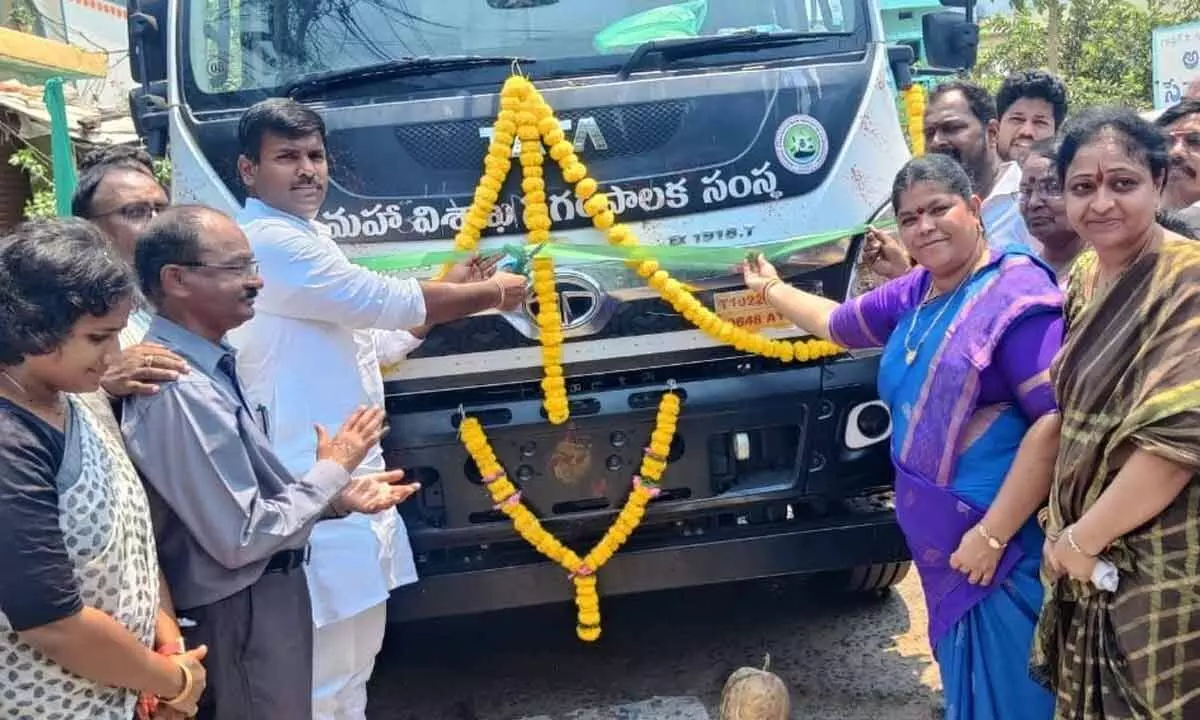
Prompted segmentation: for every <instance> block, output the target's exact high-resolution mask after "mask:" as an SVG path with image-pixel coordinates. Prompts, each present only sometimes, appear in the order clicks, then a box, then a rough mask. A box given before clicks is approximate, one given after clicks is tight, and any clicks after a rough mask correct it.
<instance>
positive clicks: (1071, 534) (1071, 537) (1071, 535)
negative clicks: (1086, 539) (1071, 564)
mask: <svg viewBox="0 0 1200 720" xmlns="http://www.w3.org/2000/svg"><path fill="white" fill-rule="evenodd" d="M1064 534H1065V535H1066V536H1067V544H1068V545H1070V546H1071V549H1072V550H1074V551H1075V552H1077V553H1079V554H1080V555H1082V556H1084V557H1085V558H1094V557H1096V556H1095V555H1092V554H1091V553H1086V552H1084V551H1083V548H1081V547H1079V543H1077V542H1075V526H1074V525H1072V526H1071V527H1069V528H1067V531H1066V533H1064Z"/></svg>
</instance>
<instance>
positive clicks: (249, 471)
mask: <svg viewBox="0 0 1200 720" xmlns="http://www.w3.org/2000/svg"><path fill="white" fill-rule="evenodd" d="M135 260H136V262H135V264H136V267H137V271H138V278H139V281H140V283H141V285H142V290H143V292H144V293H145V294H146V297H147V298H148V299H149V300H150V301H151V302H152V303H153V304H154V305H155V308H156V309H157V314H156V315H155V316H154V317H153V319H152V320H151V322H150V328H149V331H148V333H147V336H146V339H147V340H148V341H150V342H154V343H157V344H159V345H161V346H162V347H164V348H167V349H168V350H170V351H171V352H173V353H175V354H177V355H178V356H180V357H182V358H183V359H184V360H186V361H187V363H188V365H189V368H190V371H189V372H188V373H186V374H184V375H181V376H180V377H179V379H178V380H176V381H175V382H171V383H166V384H164V385H162V386H159V387H158V389H157V390H156V391H155V392H154V393H152V394H149V395H141V396H131V397H129V398H126V400H125V405H124V413H123V416H122V420H121V430H122V433H123V434H124V436H125V440H126V444H127V446H128V449H129V455H130V457H131V458H132V459H133V461H134V464H135V465H137V467H138V470H140V471H141V473H142V475H143V477H144V478H145V481H146V484H147V486H148V490H149V491H150V492H149V495H150V498H151V507H152V513H153V515H154V526H155V535H156V537H157V540H158V552H159V561H160V564H161V565H162V568H163V574H164V575H165V577H166V579H167V583H168V585H169V587H170V591H171V595H172V597H173V598H174V601H175V606H176V608H177V613H178V616H179V618H180V625H181V626H182V627H181V629H182V630H183V633H184V637H185V638H186V639H187V641H188V642H189V644H196V645H199V644H206V645H208V648H209V654H208V659H207V661H206V663H205V664H206V666H207V669H208V683H209V684H208V689H207V691H206V692H205V695H204V696H203V697H202V698H201V701H200V712H199V715H198V717H199V718H202V719H206V718H211V719H214V720H215V719H218V718H219V720H238V719H239V718H246V719H247V720H249V719H250V718H253V719H254V720H272V719H275V718H277V719H278V720H301V719H304V718H309V717H311V716H312V711H311V680H312V622H311V612H312V610H311V604H310V600H309V595H308V587H307V584H306V581H305V577H304V562H305V558H306V547H307V542H308V536H309V533H310V531H311V530H312V527H313V524H314V523H316V521H317V520H319V519H320V518H322V517H328V516H336V515H337V514H342V513H348V512H368V513H370V512H379V511H381V510H383V509H386V508H389V507H392V506H393V505H395V504H397V503H399V502H402V501H403V500H404V499H406V498H407V497H408V496H409V495H411V494H412V493H413V492H414V491H415V489H416V487H415V486H413V485H399V484H397V483H399V481H400V479H401V478H402V477H403V473H401V472H398V471H397V472H389V473H378V474H374V475H364V476H360V477H357V478H354V479H353V480H351V478H350V473H351V472H352V471H353V470H354V469H355V468H357V467H358V465H359V463H360V462H362V460H363V458H364V457H365V455H366V452H367V450H368V448H370V447H371V446H372V445H374V444H375V443H376V442H378V440H379V438H380V436H381V435H382V434H383V417H384V416H383V411H382V410H381V409H379V408H371V409H367V408H359V409H358V410H357V411H356V412H354V413H353V414H352V415H351V416H350V418H349V419H348V420H347V421H346V423H345V424H344V425H343V426H342V428H341V429H340V430H339V431H338V433H337V434H336V435H335V436H334V437H332V438H330V437H329V436H328V435H327V434H326V432H325V430H324V429H322V428H320V427H317V428H316V433H317V438H318V443H317V460H318V462H317V463H316V465H314V466H313V468H312V470H310V471H309V472H308V473H307V474H306V475H305V476H304V477H301V478H293V477H291V476H290V475H289V474H288V472H287V471H286V470H285V469H284V467H283V465H282V464H281V463H280V462H279V460H278V459H277V458H276V457H275V455H274V453H273V452H272V451H271V443H270V440H269V439H268V434H269V431H270V426H269V422H268V418H267V417H266V416H265V414H264V413H263V412H262V411H261V410H260V409H258V408H252V407H249V406H248V405H247V403H246V400H245V395H244V393H243V390H242V388H241V386H240V384H239V383H238V380H237V376H236V372H235V370H234V368H235V366H236V364H235V356H234V351H233V349H232V348H231V347H230V346H229V345H228V344H226V343H225V341H224V338H225V334H226V333H227V332H229V331H230V330H232V329H233V328H235V327H237V326H239V325H241V324H242V323H244V322H246V321H247V320H249V319H250V318H251V317H252V316H253V314H254V297H255V295H256V294H257V293H258V290H259V288H261V287H262V279H261V278H260V277H259V276H258V272H257V263H256V262H255V260H254V257H253V255H252V254H251V251H250V244H249V242H248V241H247V240H246V236H245V235H244V234H242V231H241V230H240V229H239V228H238V226H237V224H236V223H235V222H234V221H233V220H232V219H230V218H229V217H227V216H225V215H223V214H221V213H219V212H217V211H216V210H212V209H209V208H205V207H198V206H177V207H173V208H170V209H168V210H165V211H164V212H163V213H162V214H160V215H159V216H158V217H157V218H156V219H155V220H154V221H152V222H151V223H150V225H149V226H147V229H146V232H145V234H144V235H143V236H142V238H141V239H140V240H139V242H138V246H137V251H136V255H135Z"/></svg>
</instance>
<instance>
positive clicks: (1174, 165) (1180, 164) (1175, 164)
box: [1167, 157, 1196, 178]
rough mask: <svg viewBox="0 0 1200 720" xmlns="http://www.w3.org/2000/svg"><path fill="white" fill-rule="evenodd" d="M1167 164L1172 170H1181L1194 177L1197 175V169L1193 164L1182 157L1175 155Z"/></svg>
mask: <svg viewBox="0 0 1200 720" xmlns="http://www.w3.org/2000/svg"><path fill="white" fill-rule="evenodd" d="M1167 166H1168V167H1169V168H1170V169H1171V170H1179V171H1180V172H1182V173H1184V174H1185V175H1187V176H1188V177H1193V178H1194V177H1196V170H1195V169H1194V168H1193V167H1192V166H1191V165H1189V164H1188V163H1187V162H1186V161H1184V160H1183V159H1182V158H1174V157H1173V158H1171V159H1170V160H1169V161H1168V163H1167Z"/></svg>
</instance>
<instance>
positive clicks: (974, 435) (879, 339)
mask: <svg viewBox="0 0 1200 720" xmlns="http://www.w3.org/2000/svg"><path fill="white" fill-rule="evenodd" d="M892 203H893V205H894V207H895V210H896V217H897V220H898V221H899V225H900V237H901V240H902V241H903V242H904V243H905V245H906V247H907V248H908V250H909V253H910V254H911V255H912V257H913V259H914V260H915V261H916V262H917V265H918V267H916V268H915V269H914V270H913V271H912V272H910V273H908V274H906V275H904V276H902V277H900V278H897V279H895V280H892V281H890V282H888V283H886V284H884V285H883V286H881V287H879V288H877V289H875V290H872V291H871V292H869V293H867V294H865V295H862V296H860V297H858V298H855V299H853V300H850V301H847V302H845V303H841V304H839V303H836V302H834V301H831V300H828V299H825V298H821V297H818V296H816V295H811V294H809V293H805V292H802V291H800V290H797V289H795V288H792V287H791V286H789V285H787V284H785V283H783V282H782V281H781V280H780V279H779V277H778V275H777V274H776V273H775V269H774V268H773V267H771V266H770V264H768V263H767V262H766V261H765V260H763V259H762V258H757V259H754V260H752V261H751V262H748V263H747V264H746V266H745V267H743V274H744V276H745V280H746V284H747V286H748V287H750V288H753V289H755V290H758V291H759V292H761V293H762V294H763V296H764V298H765V299H766V301H767V302H768V303H769V304H770V305H772V306H773V307H775V308H776V309H777V310H779V311H780V312H781V313H782V314H784V315H785V316H787V317H788V319H790V320H791V321H793V322H795V323H796V324H797V325H798V326H800V327H802V328H804V329H805V330H807V331H809V332H811V333H813V334H815V335H818V336H821V337H824V338H827V339H829V340H832V341H834V342H836V343H838V344H840V345H843V346H845V347H849V348H871V347H881V348H883V353H882V356H881V358H880V371H879V394H880V397H881V398H882V399H883V400H884V402H886V403H887V405H888V407H889V409H890V410H891V413H892V423H893V434H892V440H891V442H892V447H891V450H892V460H893V463H894V465H895V469H896V515H897V518H898V520H899V522H900V525H901V528H902V529H903V531H904V534H905V538H906V539H907V541H908V544H909V548H910V550H911V551H912V556H913V560H914V563H915V564H916V566H917V569H918V571H919V572H920V576H921V584H922V586H923V588H924V591H925V600H926V605H927V606H928V611H929V640H930V644H931V645H932V646H933V651H934V656H935V657H936V659H937V661H938V665H939V666H940V668H941V674H942V682H943V685H944V687H945V698H946V703H945V704H946V717H947V718H952V719H954V718H962V719H964V720H967V719H969V720H993V719H1002V718H1003V719H1007V718H1012V719H1013V720H1017V719H1019V720H1038V719H1039V718H1049V717H1051V715H1052V714H1053V698H1052V697H1051V696H1050V694H1049V693H1047V692H1046V691H1045V690H1044V689H1043V688H1042V687H1041V686H1040V685H1038V684H1037V683H1035V682H1034V681H1033V680H1032V679H1031V678H1030V676H1029V674H1028V670H1027V668H1028V664H1029V655H1030V648H1031V644H1032V640H1033V633H1034V626H1035V624H1036V621H1037V615H1038V611H1039V608H1040V607H1041V602H1042V586H1041V582H1040V580H1039V575H1038V571H1039V563H1040V559H1041V549H1042V542H1043V537H1042V534H1041V531H1040V529H1039V528H1038V525H1037V522H1036V519H1035V518H1034V514H1035V512H1036V511H1037V509H1038V508H1039V507H1040V506H1041V505H1042V504H1043V503H1045V501H1046V498H1047V494H1048V492H1049V485H1050V478H1051V473H1052V470H1053V464H1054V457H1055V454H1056V451H1057V422H1058V418H1057V412H1056V409H1055V405H1054V396H1053V392H1052V389H1051V386H1050V383H1049V370H1048V369H1049V367H1050V363H1051V360H1052V359H1053V358H1054V355H1055V354H1056V352H1057V350H1058V348H1059V346H1060V345H1061V343H1062V335H1063V324H1062V295H1061V293H1060V292H1059V289H1058V287H1057V286H1056V284H1055V280H1054V273H1053V272H1052V271H1051V270H1050V269H1049V268H1048V267H1047V266H1045V265H1044V264H1043V263H1042V262H1041V261H1040V260H1038V259H1036V258H1034V257H1032V256H1030V255H1028V254H1026V253H1025V252H1022V251H1018V250H1014V251H1004V252H998V251H995V250H989V249H988V245H987V242H986V240H985V238H984V236H983V230H982V225H981V223H980V220H979V198H978V197H977V196H975V195H973V194H972V192H971V185H970V180H969V179H968V177H967V175H966V173H965V172H964V171H963V169H962V168H961V166H959V165H958V163H957V162H955V161H954V160H953V159H951V158H949V157H946V156H941V155H926V156H923V157H920V158H916V159H914V160H912V161H910V162H909V163H908V164H907V165H905V167H904V168H902V169H901V170H900V173H899V174H898V175H897V177H896V181H895V184H894V186H893V189H892Z"/></svg>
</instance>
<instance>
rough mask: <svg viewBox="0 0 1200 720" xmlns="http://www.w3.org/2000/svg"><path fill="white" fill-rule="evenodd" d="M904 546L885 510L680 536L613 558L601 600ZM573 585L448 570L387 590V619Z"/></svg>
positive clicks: (554, 595)
mask: <svg viewBox="0 0 1200 720" xmlns="http://www.w3.org/2000/svg"><path fill="white" fill-rule="evenodd" d="M909 557H910V556H909V552H908V546H907V545H906V544H905V542H904V537H903V535H902V534H901V532H900V528H899V526H898V525H897V524H896V520H895V515H894V513H892V512H890V511H885V510H877V511H872V512H866V513H851V514H848V515H844V514H839V515H836V516H832V517H829V518H820V519H814V520H809V521H804V522H789V523H787V524H786V525H784V526H782V527H774V528H770V529H769V530H768V529H767V528H762V527H748V528H745V533H744V534H730V535H728V536H724V537H700V538H681V539H679V540H678V541H676V542H672V543H670V544H666V545H663V546H661V547H654V548H646V549H641V550H632V551H622V552H619V553H617V555H616V556H614V557H613V559H612V560H610V561H609V563H608V564H607V565H605V566H604V569H603V571H601V573H600V592H601V594H602V595H606V596H611V595H625V594H632V593H641V592H648V591H654V590H668V589H673V588H683V587H693V586H696V585H706V584H715V583H723V582H732V581H738V580H753V579H758V578H768V577H779V576H785V575H799V574H807V573H816V572H824V571H835V570H847V569H851V568H855V567H862V566H866V565H875V564H883V563H892V562H903V561H906V560H908V559H909ZM572 597H573V595H572V586H571V583H570V582H568V581H567V578H566V576H565V573H564V572H563V570H562V569H561V568H560V567H558V566H557V565H554V564H551V563H549V562H540V563H536V564H527V565H514V566H508V567H499V568H488V569H479V570H472V571H465V572H456V573H447V574H443V575H434V576H431V577H426V578H422V579H421V580H420V581H419V582H418V583H416V584H415V585H410V586H407V587H403V588H400V589H398V590H396V591H395V592H393V593H392V600H391V603H390V606H389V618H390V619H391V620H392V621H409V620H419V619H427V618H434V617H445V616H451V615H468V614H476V613H484V612H491V611H495V610H504V609H509V608H517V607H526V606H532V605H543V604H548V603H557V602H568V601H570V600H571V599H572Z"/></svg>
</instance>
